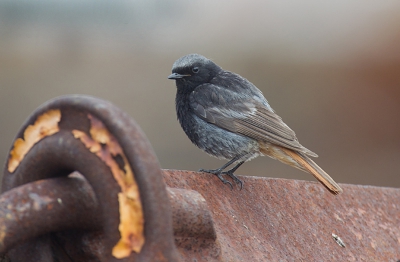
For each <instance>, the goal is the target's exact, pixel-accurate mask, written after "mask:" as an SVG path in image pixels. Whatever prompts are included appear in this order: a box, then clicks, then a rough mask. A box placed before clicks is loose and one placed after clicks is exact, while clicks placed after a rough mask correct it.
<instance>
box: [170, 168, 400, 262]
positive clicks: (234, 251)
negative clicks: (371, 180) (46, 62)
mask: <svg viewBox="0 0 400 262" xmlns="http://www.w3.org/2000/svg"><path fill="white" fill-rule="evenodd" d="M164 179H165V181H166V183H167V185H168V186H170V187H173V188H182V189H191V190H196V191H198V192H199V193H200V194H201V195H202V196H203V197H204V198H205V199H206V201H207V205H208V207H209V209H210V211H211V214H212V218H213V221H214V227H215V230H216V233H217V239H216V241H215V242H210V241H208V240H207V241H202V239H201V238H190V237H187V238H185V241H184V242H182V240H181V239H177V242H176V243H177V245H178V248H179V250H180V252H181V254H182V256H183V257H184V258H185V261H195V260H194V259H197V261H398V260H399V259H400V204H399V199H400V189H395V188H379V187H372V186H357V185H343V191H344V192H343V194H341V195H338V196H333V195H331V194H330V193H329V192H328V191H327V190H325V188H323V187H322V186H321V185H319V184H317V183H314V182H306V181H296V180H285V179H270V178H259V177H242V178H241V179H243V180H244V188H243V190H241V191H239V190H237V189H236V190H230V189H229V188H227V187H226V186H224V185H223V184H222V183H220V182H219V180H218V179H217V178H216V177H213V176H212V175H209V174H204V173H195V172H188V171H177V170H164ZM332 234H335V235H336V236H337V237H339V238H340V239H341V241H342V242H343V243H344V244H345V247H342V246H340V245H339V244H338V243H337V240H335V239H334V238H333V237H332Z"/></svg>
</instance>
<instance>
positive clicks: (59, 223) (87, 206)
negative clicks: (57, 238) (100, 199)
mask: <svg viewBox="0 0 400 262" xmlns="http://www.w3.org/2000/svg"><path fill="white" fill-rule="evenodd" d="M71 192H73V194H71ZM99 218H100V213H99V210H98V204H97V201H96V198H95V196H94V193H93V190H92V189H91V187H90V185H89V184H88V183H87V182H86V181H85V180H84V179H83V178H78V177H73V178H72V177H71V178H66V177H63V178H53V179H46V180H39V181H36V182H33V183H29V184H26V185H23V186H21V187H17V188H15V189H13V190H10V191H7V192H6V193H4V194H2V195H1V197H0V225H1V227H2V230H1V232H2V234H4V235H5V237H4V238H3V241H2V243H0V253H3V252H5V251H7V250H8V249H10V248H11V247H13V246H14V245H16V244H17V243H18V242H23V241H25V240H27V239H30V238H32V237H37V236H40V235H43V234H46V233H50V232H53V231H57V230H58V231H61V230H66V229H71V228H79V229H86V230H98V229H99V226H100V225H101V222H100V221H99Z"/></svg>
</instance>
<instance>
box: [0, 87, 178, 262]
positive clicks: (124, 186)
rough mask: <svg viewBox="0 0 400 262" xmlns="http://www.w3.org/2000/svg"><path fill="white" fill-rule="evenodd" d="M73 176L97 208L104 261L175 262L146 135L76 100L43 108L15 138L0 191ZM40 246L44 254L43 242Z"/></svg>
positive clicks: (96, 105) (105, 106)
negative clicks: (84, 186)
mask: <svg viewBox="0 0 400 262" xmlns="http://www.w3.org/2000/svg"><path fill="white" fill-rule="evenodd" d="M73 171H79V172H80V173H81V174H82V175H83V176H84V177H85V179H86V180H87V181H88V182H89V184H90V186H91V187H92V188H93V192H94V194H95V196H96V199H97V201H99V203H101V205H100V214H101V217H100V221H101V224H102V226H101V230H102V231H103V232H104V235H106V236H107V237H105V238H104V247H105V252H104V254H105V255H104V256H105V257H104V258H103V259H104V261H117V260H118V261H180V257H179V254H178V252H177V250H176V247H175V245H174V238H173V232H172V221H171V210H170V204H169V201H168V195H167V192H166V189H165V184H164V181H163V179H162V176H161V172H162V171H161V170H160V167H159V164H158V162H157V159H156V157H155V155H154V153H153V151H152V149H151V146H150V144H149V142H148V141H147V139H146V137H145V135H144V134H143V133H142V131H141V130H140V128H139V127H138V126H137V124H136V123H135V122H134V121H133V120H132V119H131V118H130V117H129V116H128V115H127V114H126V113H124V112H123V111H122V110H120V109H119V108H117V107H116V106H114V105H112V104H111V103H109V102H106V101H103V100H100V99H97V98H94V97H89V96H82V95H69V96H62V97H58V98H56V99H54V100H51V101H49V102H47V103H45V104H44V105H42V106H41V107H39V108H38V109H37V110H36V111H35V112H34V113H33V114H32V115H31V116H30V117H29V118H28V120H27V121H26V122H25V124H24V125H23V126H22V128H21V130H20V131H19V133H18V134H17V137H16V140H15V141H14V144H13V147H12V149H11V151H10V155H9V158H8V160H7V162H6V166H5V169H4V175H3V184H2V192H6V191H9V190H11V189H13V188H15V187H18V186H21V185H25V184H27V183H31V182H34V181H37V180H40V179H48V178H53V177H65V176H67V175H68V174H70V173H71V172H73ZM139 188H140V190H139ZM61 201H62V200H61ZM139 213H142V214H143V217H142V218H140V214H139ZM138 214H139V215H138ZM161 217H162V218H163V219H160V218H161ZM132 223H133V224H134V226H132ZM140 225H142V226H143V229H140ZM124 234H125V236H124ZM140 234H143V238H141V236H140ZM11 237H12V236H11V235H9V234H6V235H3V236H2V237H1V236H0V240H1V243H3V248H5V249H7V243H14V242H13V241H8V239H9V238H11ZM42 240H43V239H42ZM42 243H44V244H43V245H42V247H47V249H48V241H47V240H43V241H42ZM36 246H37V242H36V243H34V242H32V241H31V242H27V243H25V244H23V245H19V246H16V247H15V248H14V249H13V252H11V253H12V254H17V255H18V254H24V252H23V250H25V251H26V250H27V249H29V250H35V247H36ZM36 252H40V251H39V250H37V251H36ZM25 254H26V252H25ZM30 257H31V258H32V259H33V257H34V255H30ZM121 259H122V260H121Z"/></svg>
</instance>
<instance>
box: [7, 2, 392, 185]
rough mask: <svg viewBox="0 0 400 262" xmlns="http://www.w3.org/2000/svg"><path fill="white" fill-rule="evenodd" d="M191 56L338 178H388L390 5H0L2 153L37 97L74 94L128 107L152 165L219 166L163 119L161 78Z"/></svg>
mask: <svg viewBox="0 0 400 262" xmlns="http://www.w3.org/2000/svg"><path fill="white" fill-rule="evenodd" d="M192 52H197V53H200V54H202V55H204V56H207V57H209V58H212V59H213V60H214V61H215V62H216V63H218V64H219V65H221V66H222V67H223V68H225V69H227V70H230V71H234V72H236V73H239V74H241V75H242V76H244V77H246V78H248V79H249V80H250V81H252V82H253V83H254V84H255V85H257V86H258V87H259V88H260V89H261V90H262V91H263V93H264V95H265V96H266V98H267V99H268V101H269V102H270V104H271V105H272V107H273V108H274V109H275V110H276V111H277V112H278V114H279V115H280V116H281V117H282V118H283V119H284V121H285V122H286V123H287V124H288V125H289V126H290V127H291V128H292V129H294V130H295V131H296V134H297V136H298V138H299V140H300V142H301V143H302V144H303V145H305V146H306V147H308V148H310V149H311V150H313V151H315V152H316V153H318V154H319V156H320V157H319V158H318V159H317V160H316V161H317V163H318V164H319V165H320V166H322V167H323V168H324V169H325V170H326V171H327V172H328V173H329V174H330V175H331V176H332V177H334V178H335V179H336V180H337V181H338V182H345V183H355V184H374V185H381V186H394V187H399V186H400V178H399V175H400V171H399V170H400V148H399V146H400V135H399V134H400V116H399V112H400V1H383V2H382V1H361V0H359V1H350V2H348V1H329V2H324V3H322V2H321V1H211V0H203V1H195V0H192V1H186V0H185V1H183V0H182V1H161V0H160V1H156V0H153V1H149V0H146V1H144V0H143V1H120V0H114V1H99V0H96V1H94V0H93V1H77V0H76V1H65V0H64V1H50V0H41V1H28V0H26V1H11V0H10V1H0V134H1V138H0V159H1V161H2V162H4V160H5V158H6V153H7V151H8V150H9V148H10V146H11V142H12V139H13V138H14V136H15V134H16V132H17V131H18V129H19V127H20V125H21V124H22V123H23V121H24V120H25V119H26V118H27V117H28V116H29V114H31V112H32V111H33V110H34V109H35V108H36V107H38V106H39V105H40V104H42V103H43V102H45V101H47V100H48V99H51V98H53V97H55V96H59V95H63V94H75V93H81V94H90V95H93V96H97V97H100V98H103V99H107V100H110V101H112V102H113V103H115V104H116V105H118V106H119V107H121V108H123V109H124V110H126V111H127V112H128V113H129V114H130V115H132V117H134V118H135V119H136V121H137V122H138V123H139V125H140V126H141V127H142V129H143V130H144V132H145V133H146V134H147V136H148V138H149V140H150V142H151V143H152V145H153V147H154V150H155V152H156V154H157V156H158V158H159V160H160V163H161V166H162V167H163V168H171V169H188V170H197V169H199V168H217V167H219V166H220V165H222V164H223V162H221V161H219V160H215V159H212V158H210V157H209V156H207V155H206V154H204V153H203V152H201V151H200V150H198V149H197V148H196V147H195V146H193V145H192V144H191V143H190V142H189V140H188V139H187V138H186V136H185V134H184V133H183V131H182V130H181V128H180V126H179V124H178V122H177V121H176V115H175V108H174V98H175V84H174V82H173V81H170V80H168V79H167V76H168V75H169V74H170V72H171V66H172V63H173V62H174V61H175V60H176V59H177V58H179V57H180V56H182V55H185V54H188V53H192ZM237 174H241V175H257V176H270V177H286V178H297V179H313V178H312V177H311V175H307V174H305V173H302V172H300V171H298V170H296V169H293V168H290V167H287V166H285V165H283V164H281V163H279V162H277V161H273V160H270V159H269V158H258V159H256V160H253V161H251V162H250V163H247V164H245V165H244V166H243V167H241V168H240V169H239V170H238V172H237Z"/></svg>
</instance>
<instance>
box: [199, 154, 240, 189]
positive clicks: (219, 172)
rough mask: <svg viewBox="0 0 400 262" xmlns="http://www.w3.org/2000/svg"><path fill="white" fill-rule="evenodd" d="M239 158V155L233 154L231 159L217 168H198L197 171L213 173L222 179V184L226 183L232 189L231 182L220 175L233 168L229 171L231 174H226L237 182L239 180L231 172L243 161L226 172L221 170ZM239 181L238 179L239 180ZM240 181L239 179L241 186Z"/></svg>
mask: <svg viewBox="0 0 400 262" xmlns="http://www.w3.org/2000/svg"><path fill="white" fill-rule="evenodd" d="M240 158H241V156H240V155H239V156H235V157H234V158H233V159H232V160H230V161H229V162H228V163H226V164H225V165H223V166H221V167H220V168H218V169H210V170H207V169H200V170H199V172H205V173H210V174H214V175H216V176H217V177H218V178H219V180H221V181H222V183H224V184H228V185H229V186H230V187H231V189H233V186H232V183H231V182H229V181H228V180H226V179H225V178H223V177H222V175H223V174H225V173H226V174H228V173H227V172H230V171H231V170H233V171H232V172H231V173H232V174H228V175H229V176H230V177H231V178H232V179H233V180H234V181H235V182H236V183H238V181H237V180H239V179H238V178H237V177H236V176H235V175H233V172H234V171H235V170H236V169H238V167H239V166H240V165H241V164H243V162H241V163H240V164H238V165H236V166H235V167H234V168H232V169H231V170H229V171H227V172H222V171H223V170H224V169H225V168H227V167H228V166H230V165H232V164H233V163H235V162H236V161H237V160H238V159H240ZM239 181H240V180H239ZM242 184H243V183H242V181H240V185H241V187H242Z"/></svg>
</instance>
